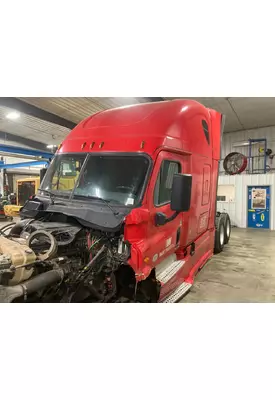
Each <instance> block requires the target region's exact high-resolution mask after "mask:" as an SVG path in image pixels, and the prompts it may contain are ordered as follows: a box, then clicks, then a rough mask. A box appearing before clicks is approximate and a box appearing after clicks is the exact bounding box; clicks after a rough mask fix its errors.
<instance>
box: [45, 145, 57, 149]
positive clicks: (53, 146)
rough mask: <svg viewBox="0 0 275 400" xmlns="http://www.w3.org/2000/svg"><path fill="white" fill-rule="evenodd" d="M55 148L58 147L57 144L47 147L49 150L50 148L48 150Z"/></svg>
mask: <svg viewBox="0 0 275 400" xmlns="http://www.w3.org/2000/svg"><path fill="white" fill-rule="evenodd" d="M55 147H57V145H56V144H48V145H47V148H48V149H54V148H55Z"/></svg>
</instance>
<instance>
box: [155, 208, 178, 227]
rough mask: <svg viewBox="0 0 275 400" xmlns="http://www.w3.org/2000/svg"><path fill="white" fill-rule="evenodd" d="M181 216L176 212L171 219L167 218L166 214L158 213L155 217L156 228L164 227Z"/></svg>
mask: <svg viewBox="0 0 275 400" xmlns="http://www.w3.org/2000/svg"><path fill="white" fill-rule="evenodd" d="M178 215H179V212H178V211H176V212H175V213H174V214H172V215H171V217H169V218H167V217H166V215H165V214H164V213H161V212H159V213H156V215H155V224H156V226H163V225H165V224H167V223H168V222H171V221H173V220H174V219H175V218H176V217H177V216H178Z"/></svg>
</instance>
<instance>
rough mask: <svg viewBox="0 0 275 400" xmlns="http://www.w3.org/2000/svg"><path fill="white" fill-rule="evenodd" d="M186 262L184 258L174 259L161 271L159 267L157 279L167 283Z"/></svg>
mask: <svg viewBox="0 0 275 400" xmlns="http://www.w3.org/2000/svg"><path fill="white" fill-rule="evenodd" d="M184 263H185V261H183V260H179V261H174V262H172V263H171V264H169V265H168V266H167V267H166V268H165V269H164V270H162V271H160V272H159V273H158V269H156V278H157V280H158V281H160V282H161V283H163V284H165V283H167V282H168V281H169V280H170V279H171V278H172V276H174V275H175V274H176V273H177V272H178V271H179V270H180V269H181V267H182V266H183V265H184Z"/></svg>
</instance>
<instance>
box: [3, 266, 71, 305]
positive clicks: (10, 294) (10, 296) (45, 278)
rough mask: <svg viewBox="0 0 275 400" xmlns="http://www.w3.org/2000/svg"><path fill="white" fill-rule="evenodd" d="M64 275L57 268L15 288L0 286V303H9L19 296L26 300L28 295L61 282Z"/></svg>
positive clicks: (61, 270)
mask: <svg viewBox="0 0 275 400" xmlns="http://www.w3.org/2000/svg"><path fill="white" fill-rule="evenodd" d="M64 275H65V273H64V271H63V269H61V268H58V269H53V270H52V271H47V272H44V273H43V274H40V275H37V276H36V277H35V278H33V279H30V280H28V281H26V282H24V283H22V284H19V285H16V286H0V303H11V302H12V301H13V300H14V299H16V298H18V297H21V296H23V297H24V299H25V300H26V299H27V296H28V295H29V294H32V293H35V292H37V291H39V290H41V289H44V288H46V287H48V286H51V285H53V284H55V283H59V282H61V281H62V280H63V278H64Z"/></svg>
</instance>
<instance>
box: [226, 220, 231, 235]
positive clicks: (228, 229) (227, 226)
mask: <svg viewBox="0 0 275 400" xmlns="http://www.w3.org/2000/svg"><path fill="white" fill-rule="evenodd" d="M226 235H227V237H229V235H230V223H229V221H227V224H226Z"/></svg>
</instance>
